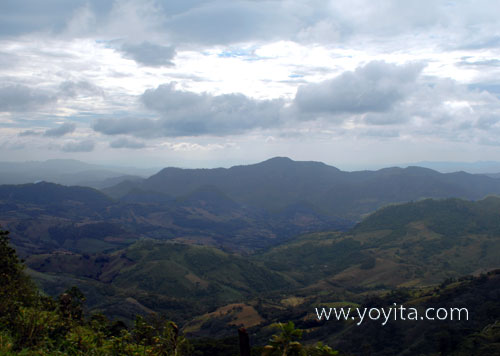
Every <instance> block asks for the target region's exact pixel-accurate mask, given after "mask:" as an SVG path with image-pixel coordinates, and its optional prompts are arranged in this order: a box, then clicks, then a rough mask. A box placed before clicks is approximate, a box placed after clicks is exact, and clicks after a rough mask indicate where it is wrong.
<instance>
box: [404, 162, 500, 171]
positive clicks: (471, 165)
mask: <svg viewBox="0 0 500 356" xmlns="http://www.w3.org/2000/svg"><path fill="white" fill-rule="evenodd" d="M400 166H401V167H405V166H418V167H425V168H430V169H433V170H436V171H439V172H443V173H451V172H459V171H465V172H468V173H476V174H487V173H498V172H500V162H496V161H478V162H446V161H421V162H415V163H412V164H401V165H400Z"/></svg>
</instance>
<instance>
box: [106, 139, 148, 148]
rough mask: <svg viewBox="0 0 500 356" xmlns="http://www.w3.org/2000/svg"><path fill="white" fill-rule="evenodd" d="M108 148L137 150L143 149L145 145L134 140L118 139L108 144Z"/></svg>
mask: <svg viewBox="0 0 500 356" xmlns="http://www.w3.org/2000/svg"><path fill="white" fill-rule="evenodd" d="M109 146H110V147H112V148H131V149H139V148H144V147H146V145H145V144H144V143H142V142H139V141H136V140H131V139H129V138H126V137H122V138H119V139H117V140H114V141H112V142H111V143H110V144H109Z"/></svg>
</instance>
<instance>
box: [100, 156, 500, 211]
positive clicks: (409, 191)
mask: <svg viewBox="0 0 500 356" xmlns="http://www.w3.org/2000/svg"><path fill="white" fill-rule="evenodd" d="M203 186H213V187H215V188H216V189H218V190H219V191H220V192H222V193H224V194H225V195H226V196H227V197H229V198H230V199H232V200H234V201H236V202H238V203H240V204H243V205H249V206H253V207H257V208H260V209H265V210H267V211H270V212H279V211H281V210H285V209H287V207H289V206H291V205H296V204H297V202H305V203H307V204H308V205H309V206H310V207H311V208H312V209H314V210H315V211H317V212H318V213H321V214H326V215H328V216H335V217H341V218H346V219H351V220H359V219H360V218H361V216H363V215H364V214H367V213H369V212H371V211H374V210H376V209H377V208H379V207H381V206H383V205H386V204H389V203H395V202H406V201H411V200H419V199H422V198H451V197H456V198H464V199H471V200H477V199H481V198H484V197H485V196H486V195H488V194H500V179H495V178H492V177H488V176H486V175H479V174H469V173H465V172H455V173H439V172H437V171H434V170H431V169H428V168H422V167H407V168H398V167H392V168H384V169H380V170H377V171H355V172H345V171H341V170H339V169H338V168H335V167H332V166H328V165H326V164H324V163H321V162H310V161H293V160H291V159H289V158H286V157H275V158H271V159H269V160H266V161H264V162H261V163H257V164H253V165H246V166H234V167H231V168H215V169H181V168H165V169H163V170H161V171H160V172H158V173H157V174H155V175H153V176H151V177H149V178H147V179H145V180H142V181H138V182H130V181H127V182H124V183H121V184H118V185H115V186H113V187H110V188H106V189H103V191H104V192H105V193H106V194H108V195H110V196H112V197H114V198H121V197H123V196H125V195H127V194H128V193H129V192H130V191H131V190H132V189H140V190H142V191H145V192H157V193H162V194H166V195H168V196H172V197H179V196H182V195H185V194H189V193H190V192H192V191H194V190H196V189H199V188H200V187H203Z"/></svg>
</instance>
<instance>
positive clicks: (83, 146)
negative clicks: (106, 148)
mask: <svg viewBox="0 0 500 356" xmlns="http://www.w3.org/2000/svg"><path fill="white" fill-rule="evenodd" d="M94 147H95V143H94V141H92V140H84V141H79V142H78V141H74V142H68V143H66V144H64V145H63V146H62V147H61V150H62V151H64V152H91V151H93V150H94Z"/></svg>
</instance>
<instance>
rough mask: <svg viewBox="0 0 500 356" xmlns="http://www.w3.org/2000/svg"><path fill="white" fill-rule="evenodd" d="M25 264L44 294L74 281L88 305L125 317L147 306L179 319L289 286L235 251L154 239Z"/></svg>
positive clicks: (34, 259)
mask: <svg viewBox="0 0 500 356" xmlns="http://www.w3.org/2000/svg"><path fill="white" fill-rule="evenodd" d="M26 264H27V265H28V267H29V268H30V269H31V270H32V272H31V275H32V276H33V277H34V278H35V280H36V281H37V282H38V284H39V285H40V286H41V287H42V288H43V289H44V290H45V291H47V292H48V293H49V294H51V295H57V294H59V293H61V292H62V291H64V290H65V289H66V288H68V285H77V286H78V287H79V288H80V289H82V290H83V291H84V292H85V294H86V295H87V296H88V297H87V302H88V305H89V307H90V308H92V309H93V310H102V311H103V312H104V313H106V314H108V315H109V316H112V317H117V316H119V317H121V318H123V319H126V320H130V319H133V317H134V315H135V314H136V313H140V314H144V313H146V314H147V313H148V312H151V311H152V310H154V311H155V312H161V313H163V314H165V315H168V316H169V317H170V318H174V319H175V320H179V321H180V320H185V318H188V319H189V318H190V317H194V316H195V315H197V314H199V313H203V312H207V311H210V309H211V308H214V307H216V306H220V305H224V304H226V303H231V302H237V301H240V300H246V299H248V298H251V297H255V296H257V295H260V294H266V293H268V292H272V291H276V290H287V289H288V288H290V287H291V286H293V285H294V284H293V282H291V281H289V280H287V279H286V278H285V277H283V276H281V275H279V274H278V273H276V272H273V271H271V270H269V269H267V268H265V267H261V266H258V265H256V264H255V263H254V262H252V261H250V260H248V259H246V258H244V257H241V256H237V255H234V254H228V253H225V252H223V251H220V250H217V249H214V248H210V247H204V246H193V245H187V244H178V243H168V242H160V241H154V240H143V241H139V242H136V243H135V244H133V245H131V246H129V247H128V248H126V249H124V250H118V251H116V252H113V253H109V254H95V255H91V256H89V255H81V254H77V253H69V252H54V253H51V254H40V255H33V256H30V257H29V258H28V259H27V260H26Z"/></svg>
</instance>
